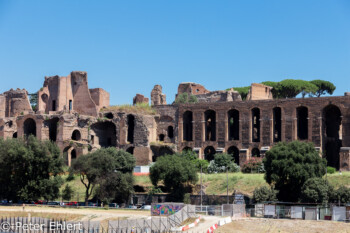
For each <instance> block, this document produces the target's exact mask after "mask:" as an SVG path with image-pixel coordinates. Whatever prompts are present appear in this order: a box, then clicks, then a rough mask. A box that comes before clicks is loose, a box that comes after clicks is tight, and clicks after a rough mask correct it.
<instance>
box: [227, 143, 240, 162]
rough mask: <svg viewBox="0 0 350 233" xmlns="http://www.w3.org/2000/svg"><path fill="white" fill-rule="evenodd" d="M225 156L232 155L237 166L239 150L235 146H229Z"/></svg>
mask: <svg viewBox="0 0 350 233" xmlns="http://www.w3.org/2000/svg"><path fill="white" fill-rule="evenodd" d="M227 154H230V155H232V158H233V159H234V162H235V163H237V164H238V165H239V149H238V148H237V147H235V146H231V147H229V148H228V149H227Z"/></svg>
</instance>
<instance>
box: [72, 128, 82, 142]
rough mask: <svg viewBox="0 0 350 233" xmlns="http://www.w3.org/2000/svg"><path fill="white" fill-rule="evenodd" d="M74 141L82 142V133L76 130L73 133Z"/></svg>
mask: <svg viewBox="0 0 350 233" xmlns="http://www.w3.org/2000/svg"><path fill="white" fill-rule="evenodd" d="M72 140H74V141H80V140H81V133H80V131H79V130H77V129H76V130H74V131H73V133H72Z"/></svg>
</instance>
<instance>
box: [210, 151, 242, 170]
mask: <svg viewBox="0 0 350 233" xmlns="http://www.w3.org/2000/svg"><path fill="white" fill-rule="evenodd" d="M226 169H228V171H229V172H239V171H240V168H239V166H238V165H237V164H236V163H235V162H234V161H233V159H232V156H231V155H229V154H226V153H219V154H215V155H214V160H212V161H210V163H209V166H208V173H222V172H226Z"/></svg>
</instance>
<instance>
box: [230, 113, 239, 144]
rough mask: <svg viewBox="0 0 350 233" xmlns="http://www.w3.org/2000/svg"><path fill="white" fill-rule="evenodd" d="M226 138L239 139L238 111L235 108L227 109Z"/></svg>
mask: <svg viewBox="0 0 350 233" xmlns="http://www.w3.org/2000/svg"><path fill="white" fill-rule="evenodd" d="M227 114H228V140H239V112H238V111H237V110H236V109H232V110H230V111H228V113H227Z"/></svg>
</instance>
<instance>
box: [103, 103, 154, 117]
mask: <svg viewBox="0 0 350 233" xmlns="http://www.w3.org/2000/svg"><path fill="white" fill-rule="evenodd" d="M100 111H101V112H108V111H117V112H126V113H135V114H146V115H155V114H156V111H155V110H154V109H153V108H152V107H151V106H149V104H147V103H140V104H136V105H130V104H123V105H112V106H108V107H106V108H102V109H101V110H100Z"/></svg>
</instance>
